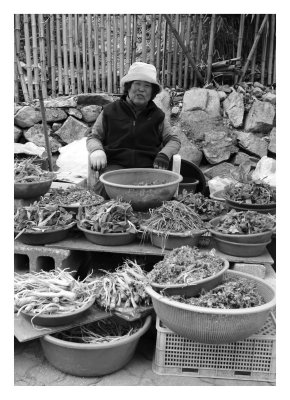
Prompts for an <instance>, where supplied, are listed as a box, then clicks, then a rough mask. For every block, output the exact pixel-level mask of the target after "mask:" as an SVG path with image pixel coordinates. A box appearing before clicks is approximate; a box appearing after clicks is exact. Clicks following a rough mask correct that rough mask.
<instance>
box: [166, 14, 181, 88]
mask: <svg viewBox="0 0 290 400" xmlns="http://www.w3.org/2000/svg"><path fill="white" fill-rule="evenodd" d="M165 18H166V17H165ZM168 22H169V21H168ZM172 26H173V25H172ZM175 27H176V33H177V34H178V30H179V14H176V16H175ZM171 30H172V28H171ZM172 31H173V30H172ZM173 33H174V32H173ZM177 52H178V40H177V37H176V35H175V40H174V46H173V70H172V86H173V87H174V88H175V87H176V80H177V77H176V75H177Z"/></svg>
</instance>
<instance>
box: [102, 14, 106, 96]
mask: <svg viewBox="0 0 290 400" xmlns="http://www.w3.org/2000/svg"><path fill="white" fill-rule="evenodd" d="M101 52H102V91H103V92H104V91H105V90H106V70H105V62H106V61H105V23H104V15H103V14H101Z"/></svg>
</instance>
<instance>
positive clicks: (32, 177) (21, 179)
mask: <svg viewBox="0 0 290 400" xmlns="http://www.w3.org/2000/svg"><path fill="white" fill-rule="evenodd" d="M33 160H34V159H33V158H28V159H25V160H23V161H19V160H15V161H14V183H29V182H41V181H45V180H48V179H53V178H54V173H53V172H49V171H44V170H43V169H41V167H40V166H39V165H37V164H34V163H33Z"/></svg>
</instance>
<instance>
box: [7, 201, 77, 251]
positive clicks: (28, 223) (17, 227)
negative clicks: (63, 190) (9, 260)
mask: <svg viewBox="0 0 290 400" xmlns="http://www.w3.org/2000/svg"><path fill="white" fill-rule="evenodd" d="M75 224H76V222H75V220H74V217H73V214H72V213H70V212H68V211H66V210H65V209H64V208H62V207H58V206H57V205H52V206H50V205H46V206H41V205H40V204H39V203H37V202H35V203H33V204H31V205H30V206H26V207H20V208H18V209H16V210H15V213H14V235H15V237H14V239H15V240H16V239H19V240H20V241H21V242H22V243H25V244H30V245H42V244H48V243H54V242H58V241H60V240H63V239H65V238H66V237H67V235H68V234H69V232H70V231H71V229H72V228H73V227H74V226H75Z"/></svg>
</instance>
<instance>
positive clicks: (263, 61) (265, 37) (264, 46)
mask: <svg viewBox="0 0 290 400" xmlns="http://www.w3.org/2000/svg"><path fill="white" fill-rule="evenodd" d="M268 21H269V20H267V23H266V28H265V29H264V32H263V36H262V56H261V83H262V84H264V82H265V69H266V55H267V47H268V23H269V22H268Z"/></svg>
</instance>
